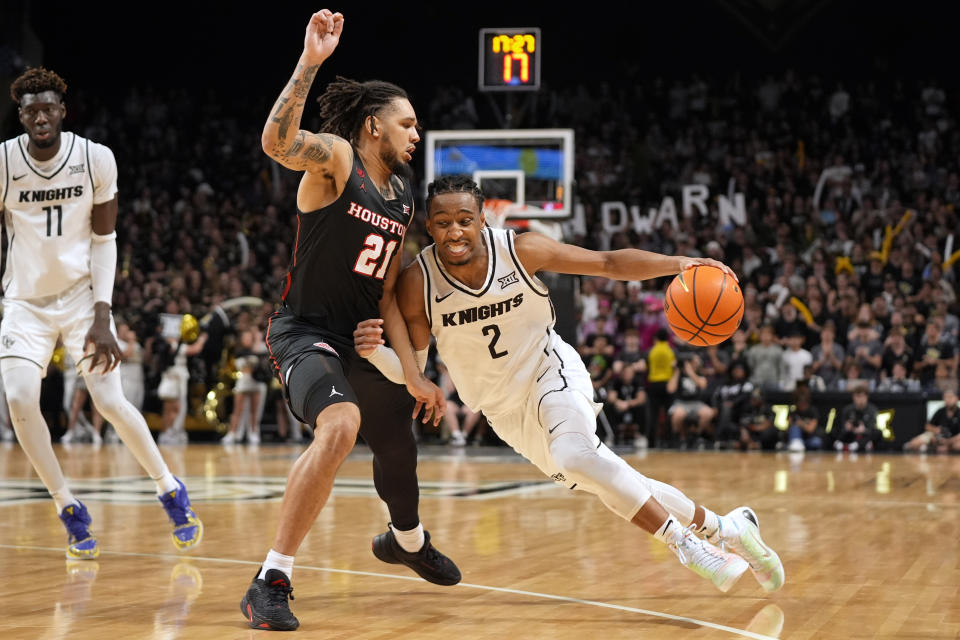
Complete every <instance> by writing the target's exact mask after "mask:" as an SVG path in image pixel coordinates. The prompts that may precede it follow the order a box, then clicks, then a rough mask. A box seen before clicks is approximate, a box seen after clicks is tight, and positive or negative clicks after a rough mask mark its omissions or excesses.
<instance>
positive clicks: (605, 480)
mask: <svg viewBox="0 0 960 640" xmlns="http://www.w3.org/2000/svg"><path fill="white" fill-rule="evenodd" d="M600 447H603V445H602V444H601V445H600ZM550 453H551V455H552V457H553V461H554V463H555V464H556V465H557V466H558V467H560V469H561V472H562V473H563V475H564V476H565V477H566V478H567V480H570V481H572V482H576V483H577V485H578V488H580V489H583V490H585V491H589V492H591V493H594V494H596V495H597V496H598V497H599V498H600V499H601V500H602V501H603V503H604V504H605V505H606V506H607V508H609V509H610V510H611V511H613V512H614V513H616V514H617V515H618V516H620V517H621V518H624V519H625V520H630V519H632V518H633V516H635V515H636V513H637V511H639V510H640V507H642V506H643V504H644V503H645V502H646V501H647V500H649V499H650V495H651V494H650V490H649V489H648V487H647V485H646V483H645V482H643V481H642V478H643V476H640V474H638V473H637V472H636V471H635V470H634V469H633V468H632V467H631V466H630V465H628V464H627V463H626V462H625V461H624V460H623V459H622V458H620V457H618V456H614V457H613V458H612V459H611V458H609V457H607V456H604V455H601V454H600V451H599V449H598V448H597V445H595V444H593V442H592V441H591V439H590V438H588V437H587V436H586V435H584V434H582V433H565V434H563V435H561V436H560V437H558V438H556V439H555V440H554V441H553V442H551V443H550Z"/></svg>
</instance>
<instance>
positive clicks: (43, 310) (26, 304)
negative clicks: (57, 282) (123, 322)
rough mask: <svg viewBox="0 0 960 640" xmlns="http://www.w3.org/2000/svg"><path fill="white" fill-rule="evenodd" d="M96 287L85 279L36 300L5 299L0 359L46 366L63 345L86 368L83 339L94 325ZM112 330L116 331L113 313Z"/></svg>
mask: <svg viewBox="0 0 960 640" xmlns="http://www.w3.org/2000/svg"><path fill="white" fill-rule="evenodd" d="M93 302H94V300H93V289H91V287H90V281H89V280H83V281H81V282H79V283H77V284H76V285H74V286H73V287H71V288H70V289H67V290H66V291H64V292H63V293H60V294H57V295H54V296H47V297H44V298H38V299H35V300H29V301H27V300H10V299H6V300H4V301H3V322H2V324H0V359H2V358H22V359H24V360H28V361H30V362H33V363H34V364H36V365H37V366H38V367H40V368H41V369H43V372H44V375H46V371H47V365H48V364H49V363H50V358H51V356H53V350H54V349H55V348H56V347H57V339H58V338H61V337H62V338H63V345H64V347H66V349H67V353H68V354H69V355H70V358H71V360H72V361H73V362H75V363H77V367H78V368H83V364H85V362H86V361H84V359H83V355H84V354H83V340H84V338H85V337H86V335H87V332H88V331H89V330H90V327H91V326H92V325H93ZM110 330H111V331H112V332H113V335H114V336H116V335H117V328H116V326H115V324H114V321H113V317H111V318H110Z"/></svg>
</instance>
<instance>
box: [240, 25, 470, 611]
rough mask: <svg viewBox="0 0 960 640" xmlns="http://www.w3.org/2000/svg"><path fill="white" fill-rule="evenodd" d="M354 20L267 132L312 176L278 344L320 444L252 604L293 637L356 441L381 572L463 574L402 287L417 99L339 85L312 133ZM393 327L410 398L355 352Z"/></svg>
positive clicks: (308, 458)
mask: <svg viewBox="0 0 960 640" xmlns="http://www.w3.org/2000/svg"><path fill="white" fill-rule="evenodd" d="M343 24H344V18H343V15H341V14H340V13H333V12H331V11H328V10H326V9H324V10H322V11H319V12H317V13H315V14H313V16H312V17H311V18H310V22H309V24H308V25H307V29H306V36H305V39H304V48H303V53H302V54H301V56H300V60H299V63H298V64H297V68H296V71H295V72H294V74H293V76H292V77H291V78H290V81H289V82H288V84H287V86H286V88H285V89H284V90H283V93H282V94H281V95H280V97H279V98H278V99H277V101H276V103H275V104H274V107H273V109H272V111H271V113H270V115H269V117H268V118H267V122H266V125H265V126H264V129H263V136H262V140H261V141H262V144H263V150H264V152H266V153H267V155H269V156H270V157H271V158H273V159H274V160H276V161H277V162H279V163H280V164H282V165H283V166H285V167H287V168H290V169H294V170H297V171H303V172H304V173H303V177H302V179H301V181H300V188H299V190H298V193H297V234H296V238H295V244H294V248H293V256H292V258H291V262H290V270H289V273H288V274H287V277H286V282H284V283H283V286H284V290H283V304H282V306H281V308H280V309H278V310H277V311H276V312H275V313H274V314H273V315H272V316H271V318H270V321H269V325H268V329H267V333H266V342H267V346H268V348H269V352H270V358H271V361H272V364H273V365H274V367H275V372H276V375H277V376H278V377H279V379H280V381H281V383H282V385H283V389H284V394H285V396H286V398H287V401H288V403H289V405H290V408H291V410H292V411H293V413H294V415H295V416H296V417H297V418H298V419H300V420H301V421H302V422H304V423H306V424H310V425H313V426H314V430H315V431H314V434H315V437H314V439H313V441H312V442H311V444H310V446H309V447H308V448H307V450H306V451H304V452H303V454H302V455H301V456H300V458H299V459H298V460H297V461H296V462H295V463H294V465H293V468H292V469H291V470H290V474H289V477H288V480H287V486H286V491H285V493H284V497H283V503H282V506H281V509H280V521H279V523H278V525H277V530H276V536H275V538H274V542H273V547H272V548H271V549H270V551H269V553H268V554H267V557H266V559H265V561H264V563H263V566H262V567H261V569H260V570H259V571H258V573H257V575H256V576H255V578H254V580H253V582H252V583H251V585H250V587H249V589H248V591H247V593H246V595H245V596H244V597H243V600H242V602H241V609H242V611H243V615H244V616H245V617H246V618H247V622H248V623H249V625H250V626H251V627H253V628H262V629H277V630H291V629H296V628H297V627H298V626H299V621H298V620H297V618H296V617H295V616H294V615H293V613H292V612H291V611H290V609H289V604H288V602H287V598H288V596H290V597H291V598H292V596H291V595H290V594H291V591H292V587H291V574H292V570H293V561H294V557H293V556H294V554H295V553H296V551H297V549H298V547H299V546H300V543H301V542H302V541H303V538H304V536H306V534H307V532H308V531H309V530H310V527H311V526H312V525H313V523H314V521H315V520H316V518H317V515H318V514H319V513H320V510H321V509H322V508H323V505H324V503H326V501H327V498H328V497H329V495H330V491H331V488H332V486H333V481H334V476H335V475H336V472H337V469H338V468H339V467H340V465H341V463H342V462H343V461H344V459H345V458H346V457H347V455H348V454H349V453H350V451H351V450H352V449H353V446H354V443H355V442H356V437H357V433H358V430H359V433H360V435H362V436H363V439H364V441H365V442H366V443H367V444H368V445H369V447H370V450H371V451H372V452H373V456H374V461H373V469H374V483H375V485H376V488H377V493H378V494H379V495H380V497H381V498H382V499H383V500H384V502H386V504H387V507H388V509H389V511H390V519H391V522H390V525H389V527H388V530H387V532H386V533H383V534H381V535H379V536H377V537H376V538H374V541H373V552H374V554H375V555H376V557H377V558H379V559H380V560H383V561H384V562H389V563H393V564H405V565H407V566H409V567H410V568H411V569H413V570H414V571H415V572H417V573H418V574H419V575H420V576H421V577H423V578H424V579H425V580H428V581H430V582H433V583H435V584H441V585H452V584H456V583H457V582H459V581H460V571H459V569H457V567H456V565H455V564H454V563H453V562H452V561H451V560H450V559H449V558H447V557H446V556H444V555H443V554H441V553H440V552H439V551H437V550H436V549H435V548H434V547H433V545H432V544H431V543H430V536H429V533H427V532H426V531H424V529H423V526H422V525H421V523H420V517H419V514H418V511H417V505H418V501H419V490H418V484H417V476H416V464H417V446H416V442H415V440H414V436H413V431H412V429H411V428H410V427H411V420H412V418H411V416H416V415H418V414H419V413H420V411H419V410H420V408H421V407H423V409H424V414H423V415H424V416H425V417H424V420H425V421H426V420H427V419H428V418H427V416H429V415H431V413H432V415H433V416H434V419H435V420H436V421H437V422H438V421H439V418H440V416H441V415H442V414H443V409H444V396H443V393H442V391H441V390H440V389H439V388H438V387H436V386H435V385H434V384H433V383H431V382H430V381H429V380H428V379H427V378H425V377H424V376H423V374H422V371H423V364H424V363H425V355H426V354H423V362H419V363H418V354H415V353H414V352H413V349H412V347H411V346H410V338H409V336H408V334H407V332H406V329H405V327H404V324H403V318H402V317H401V316H400V312H399V309H398V308H397V304H396V298H395V294H394V285H395V283H396V280H397V276H398V274H399V272H400V268H401V260H400V258H399V256H400V252H401V250H402V247H403V238H404V234H405V232H406V229H407V227H408V225H409V224H410V221H411V220H412V219H413V214H414V212H413V203H414V194H413V189H412V187H411V184H410V179H409V177H410V175H411V174H412V172H411V169H410V166H409V163H410V161H411V159H412V155H413V153H414V151H415V149H416V145H417V143H418V142H419V141H420V135H419V133H418V129H417V116H416V113H415V112H414V109H413V106H412V105H411V104H410V101H409V99H408V98H407V94H406V93H405V92H404V91H403V90H402V89H401V88H400V87H397V86H395V85H393V84H390V83H387V82H381V81H376V80H373V81H367V82H356V81H353V80H348V79H345V78H340V77H338V78H337V79H336V81H334V82H332V83H331V84H329V85H328V86H327V88H326V90H325V91H324V93H323V94H322V95H321V96H320V98H319V99H318V102H319V103H320V116H321V118H322V120H323V126H322V131H321V132H319V133H311V132H309V131H304V130H301V129H300V120H301V116H302V114H303V108H304V104H305V102H306V99H307V95H308V93H309V91H310V86H311V84H312V83H313V79H314V77H315V76H316V74H317V69H318V68H319V67H320V65H321V64H322V63H323V62H324V61H325V60H326V59H327V58H328V57H329V56H330V55H331V54H332V53H333V51H334V49H336V47H337V44H338V43H339V41H340V34H341V33H342V31H343ZM373 317H381V318H384V319H389V320H392V322H390V325H391V327H390V330H388V332H387V338H388V340H389V341H390V343H391V344H392V345H393V348H394V350H395V351H396V352H397V354H398V356H399V358H400V361H401V363H402V368H403V371H404V378H405V380H404V382H405V385H404V384H396V383H393V382H390V381H389V380H387V378H385V377H384V376H383V374H381V373H380V372H379V371H378V370H377V369H376V367H374V366H373V365H372V364H371V363H369V362H367V361H366V360H364V359H363V358H360V357H359V356H357V354H356V353H355V352H354V350H353V331H354V329H355V327H356V325H357V323H358V322H359V321H360V320H364V319H367V318H373Z"/></svg>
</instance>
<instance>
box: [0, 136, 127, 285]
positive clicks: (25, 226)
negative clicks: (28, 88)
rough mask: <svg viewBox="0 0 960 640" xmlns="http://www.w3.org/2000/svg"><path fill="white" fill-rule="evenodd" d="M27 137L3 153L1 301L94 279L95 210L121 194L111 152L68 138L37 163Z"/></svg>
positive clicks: (8, 144) (8, 145) (5, 147)
mask: <svg viewBox="0 0 960 640" xmlns="http://www.w3.org/2000/svg"><path fill="white" fill-rule="evenodd" d="M28 141H29V140H28V137H27V134H25V133H24V134H22V135H20V136H18V137H16V138H11V139H10V140H7V141H5V142H4V143H3V145H2V149H0V190H2V191H0V203H2V207H3V212H4V220H5V223H6V225H7V247H6V256H7V263H6V267H5V268H4V271H3V279H2V283H3V295H4V297H7V298H13V299H21V300H32V299H35V298H41V297H44V296H50V295H54V294H57V293H60V292H62V291H65V290H67V289H69V288H70V287H72V286H73V285H75V284H77V283H78V282H79V281H80V280H82V279H83V278H88V277H89V276H90V238H91V234H92V233H93V230H92V226H91V211H92V209H93V205H94V204H102V203H104V202H108V201H110V200H111V199H113V197H114V195H116V193H117V163H116V160H115V159H114V157H113V152H112V151H110V149H109V148H107V147H105V146H103V145H101V144H97V143H95V142H91V141H89V140H87V139H86V138H81V137H80V136H78V135H75V134H73V133H70V132H64V133H63V134H61V136H60V150H59V151H58V152H57V155H56V156H54V157H53V158H51V159H50V160H47V161H44V162H40V161H38V160H36V159H35V158H33V157H32V156H30V154H29V153H28V151H27V143H28Z"/></svg>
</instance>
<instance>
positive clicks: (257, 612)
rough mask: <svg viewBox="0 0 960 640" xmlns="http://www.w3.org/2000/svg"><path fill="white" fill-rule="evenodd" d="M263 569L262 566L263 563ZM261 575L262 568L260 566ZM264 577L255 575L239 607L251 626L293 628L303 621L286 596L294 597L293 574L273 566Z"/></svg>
mask: <svg viewBox="0 0 960 640" xmlns="http://www.w3.org/2000/svg"><path fill="white" fill-rule="evenodd" d="M261 569H262V567H261ZM257 575H258V576H259V575H260V570H259V569H258V570H257ZM264 578H265V579H263V580H261V579H260V578H257V577H255V578H254V579H253V582H252V583H250V588H249V589H247V593H246V595H244V596H243V600H241V601H240V611H242V612H243V615H244V617H245V618H246V619H247V624H249V625H250V627H251V628H252V629H271V630H273V631H293V630H294V629H296V628H297V627H299V626H300V621H299V620H297V617H296V616H295V615H293V613H292V612H291V611H290V605H289V603H288V602H287V598H290V599H291V600H293V587H291V586H290V578H288V577H287V575H286V574H285V573H283V572H282V571H279V570H277V569H270V570H269V571H267V574H266V575H265V576H264Z"/></svg>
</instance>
